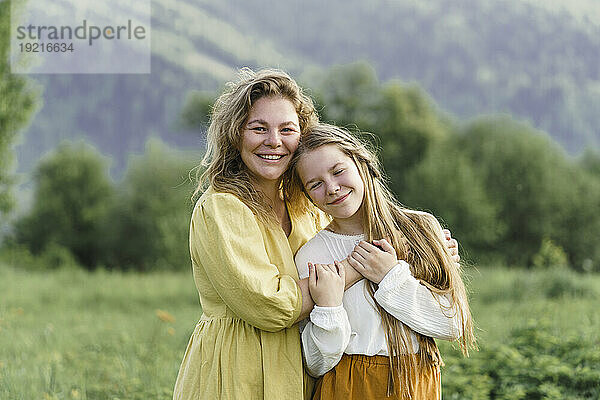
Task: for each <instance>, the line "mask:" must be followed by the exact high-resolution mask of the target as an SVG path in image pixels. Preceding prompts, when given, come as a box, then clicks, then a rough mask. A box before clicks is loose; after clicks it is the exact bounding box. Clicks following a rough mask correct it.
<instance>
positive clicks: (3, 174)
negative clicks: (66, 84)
mask: <svg viewBox="0 0 600 400" xmlns="http://www.w3.org/2000/svg"><path fill="white" fill-rule="evenodd" d="M17 1H18V0H12V1H1V2H0V216H2V215H3V214H7V213H8V212H9V211H10V210H11V209H12V208H13V206H14V204H13V198H12V194H11V192H12V186H13V184H14V176H13V163H14V149H13V145H14V141H15V138H16V136H17V134H18V132H19V131H20V130H21V129H23V128H25V127H26V126H27V124H28V121H29V118H30V117H31V115H32V113H33V111H34V110H35V108H36V100H35V99H36V93H35V91H34V90H33V88H32V87H31V85H30V84H29V82H28V81H26V80H25V79H23V78H22V77H21V76H20V75H15V74H12V73H11V71H10V57H9V54H10V36H11V35H10V12H11V2H13V3H14V2H17Z"/></svg>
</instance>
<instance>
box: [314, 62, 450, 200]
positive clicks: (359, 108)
mask: <svg viewBox="0 0 600 400" xmlns="http://www.w3.org/2000/svg"><path fill="white" fill-rule="evenodd" d="M317 87H318V90H316V98H317V100H318V103H319V104H321V105H322V108H321V114H322V118H321V119H322V120H323V121H331V122H332V123H335V124H337V125H342V126H356V127H357V128H358V129H359V130H361V131H368V132H372V133H374V134H375V135H376V136H377V137H378V138H379V143H377V144H378V145H380V146H381V147H382V149H383V150H382V158H383V163H384V165H385V169H386V173H387V174H388V176H389V177H390V186H391V189H392V190H393V191H394V192H395V193H401V192H402V190H403V187H404V179H405V176H406V174H407V173H408V172H409V171H410V169H411V168H413V167H414V166H415V165H417V164H418V163H419V161H420V160H421V159H422V158H423V157H424V156H425V154H426V153H427V149H428V148H429V146H431V145H432V144H433V143H434V142H436V141H438V140H442V139H443V138H445V137H447V136H448V132H447V129H446V128H445V126H444V124H443V123H442V122H441V120H440V118H439V117H438V114H437V112H436V110H435V109H434V107H433V105H432V102H431V100H430V99H429V98H428V97H427V95H426V94H425V93H424V92H423V91H422V90H421V89H420V88H418V87H416V86H406V85H403V84H401V83H400V82H398V81H390V82H387V83H385V84H380V83H379V81H378V79H377V76H376V74H375V71H374V70H373V68H372V67H371V66H370V65H369V64H367V63H364V62H361V63H355V64H350V65H346V66H340V67H335V68H332V69H331V70H330V71H329V72H328V73H327V74H326V75H325V76H324V77H323V78H322V80H321V82H320V83H319V84H318V85H317Z"/></svg>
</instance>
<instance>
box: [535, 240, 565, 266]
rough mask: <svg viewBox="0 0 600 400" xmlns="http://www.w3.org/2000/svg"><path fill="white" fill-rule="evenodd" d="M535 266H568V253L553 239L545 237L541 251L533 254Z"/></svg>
mask: <svg viewBox="0 0 600 400" xmlns="http://www.w3.org/2000/svg"><path fill="white" fill-rule="evenodd" d="M533 266H534V267H535V268H540V269H548V268H566V267H567V266H568V261H567V255H566V254H565V252H564V250H563V249H562V248H561V247H560V246H557V245H555V244H554V242H553V241H552V240H550V239H548V238H544V239H543V240H542V246H541V247H540V251H538V252H537V254H535V255H534V256H533Z"/></svg>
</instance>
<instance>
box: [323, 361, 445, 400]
mask: <svg viewBox="0 0 600 400" xmlns="http://www.w3.org/2000/svg"><path fill="white" fill-rule="evenodd" d="M388 376H389V362H388V358H387V357H385V356H365V355H362V354H351V355H348V354H344V355H343V356H342V359H341V361H340V362H339V364H338V365H336V367H335V368H334V369H332V370H331V371H329V372H327V373H326V374H325V375H323V376H322V377H321V378H319V380H318V381H317V384H316V387H315V394H314V396H313V400H333V399H339V400H342V399H343V400H347V399H357V400H363V399H364V400H368V399H402V394H401V393H402V391H401V390H399V388H397V389H396V393H395V394H393V395H392V396H387V388H388ZM410 379H411V380H412V382H413V392H412V393H410V396H411V397H410V398H411V399H412V400H440V399H441V397H442V396H441V392H442V390H441V389H442V386H441V373H440V368H439V367H437V366H431V367H428V368H426V369H424V370H423V371H420V372H416V371H415V372H413V373H411V374H410ZM396 382H399V380H396Z"/></svg>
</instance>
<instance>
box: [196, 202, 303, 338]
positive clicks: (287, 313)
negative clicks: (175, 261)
mask: <svg viewBox="0 0 600 400" xmlns="http://www.w3.org/2000/svg"><path fill="white" fill-rule="evenodd" d="M200 201H201V203H199V204H198V205H197V206H196V208H195V209H194V213H193V215H192V221H191V224H190V252H191V256H192V258H193V259H194V260H195V262H196V263H197V264H198V265H201V266H202V268H204V270H205V272H206V275H207V276H208V279H209V280H210V283H211V284H212V285H213V287H214V288H215V290H216V292H217V293H218V294H219V296H220V297H221V298H222V300H223V302H224V303H225V304H226V305H227V306H228V307H229V308H230V309H231V310H232V311H233V312H234V313H235V314H236V315H237V316H238V317H239V318H241V319H242V320H244V321H246V322H247V323H249V324H250V325H253V326H255V327H257V328H258V329H261V330H265V331H271V332H275V331H279V330H281V329H284V328H287V327H290V326H292V325H293V324H294V322H295V321H296V319H297V318H298V316H299V315H300V311H301V306H302V294H301V291H300V288H299V287H298V285H297V283H296V281H295V280H294V279H293V278H292V277H291V276H289V275H281V274H280V272H279V270H278V268H277V267H276V266H275V265H274V264H272V263H271V262H270V260H269V256H268V254H267V251H266V249H265V244H264V242H263V240H264V239H263V235H262V233H261V230H260V227H259V225H258V222H257V220H256V218H255V216H254V214H253V213H252V211H251V210H250V209H249V208H248V207H247V206H246V205H245V204H244V203H242V202H241V201H240V200H239V199H238V198H237V197H235V196H234V195H231V194H226V193H215V194H211V195H209V196H206V198H204V199H201V200H200Z"/></svg>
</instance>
